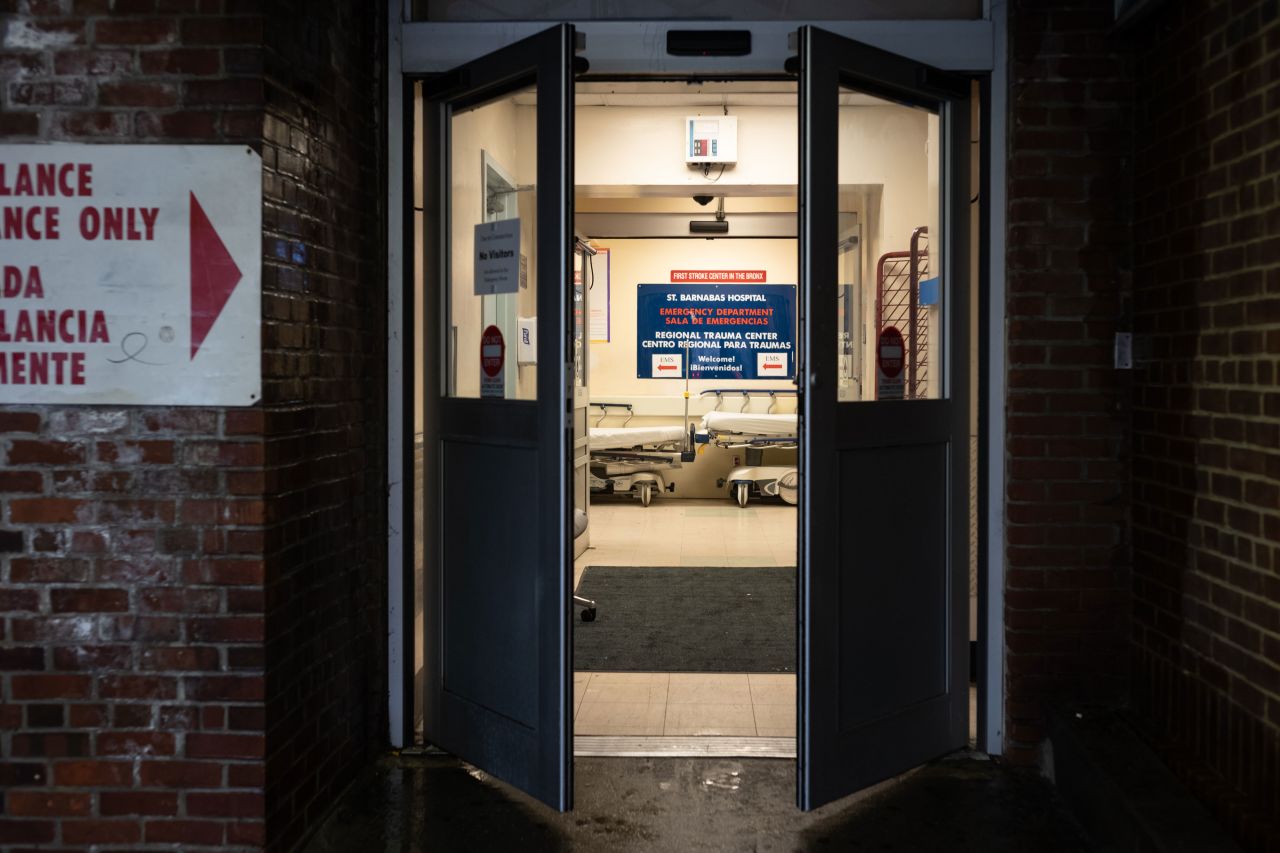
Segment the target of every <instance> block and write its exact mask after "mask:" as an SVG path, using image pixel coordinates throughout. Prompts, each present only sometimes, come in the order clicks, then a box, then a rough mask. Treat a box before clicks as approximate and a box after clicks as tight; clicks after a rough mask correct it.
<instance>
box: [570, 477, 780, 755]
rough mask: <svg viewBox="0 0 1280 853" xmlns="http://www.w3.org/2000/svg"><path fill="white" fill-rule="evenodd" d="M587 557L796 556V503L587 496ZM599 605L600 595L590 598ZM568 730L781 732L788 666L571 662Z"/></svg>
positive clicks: (734, 559)
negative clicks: (688, 669)
mask: <svg viewBox="0 0 1280 853" xmlns="http://www.w3.org/2000/svg"><path fill="white" fill-rule="evenodd" d="M589 531H590V534H591V543H592V547H591V548H589V549H587V551H586V552H584V553H583V554H582V556H581V557H579V558H578V560H577V561H576V563H575V564H574V579H573V582H574V586H575V588H576V587H577V585H578V583H579V581H581V580H582V571H583V569H585V568H586V567H587V566H794V565H795V564H796V508H795V507H794V506H790V505H788V504H784V503H773V502H763V501H756V502H753V503H751V504H749V505H748V506H747V507H745V508H743V507H739V506H737V505H736V504H734V503H733V502H731V501H730V500H729V499H728V497H727V493H726V498H725V500H724V501H722V502H721V501H709V500H679V499H672V498H668V497H665V496H663V497H658V498H656V499H655V500H654V502H653V503H652V504H651V505H649V506H648V507H643V506H641V505H640V503H639V502H638V501H636V500H632V499H627V498H612V499H605V500H598V501H594V502H593V503H592V504H591V526H590V528H589ZM597 604H598V605H599V607H600V608H601V609H606V608H608V606H609V604H608V602H606V601H601V602H597ZM573 694H574V704H573V731H574V734H575V735H638V736H647V737H658V736H665V737H678V736H690V735H695V736H703V735H705V736H718V737H788V738H794V737H795V734H796V677H795V674H794V673H758V674H747V673H696V672H695V673H665V672H656V673H643V672H590V673H589V672H575V673H574V675H573Z"/></svg>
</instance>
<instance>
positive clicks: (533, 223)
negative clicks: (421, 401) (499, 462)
mask: <svg viewBox="0 0 1280 853" xmlns="http://www.w3.org/2000/svg"><path fill="white" fill-rule="evenodd" d="M533 91H534V90H533V88H532V87H529V88H527V89H523V90H520V91H518V92H515V93H512V94H507V95H503V96H502V97H500V98H495V99H493V100H490V101H486V102H484V103H481V104H478V105H475V106H470V107H467V108H463V109H454V110H453V111H452V112H451V114H450V117H449V173H450V174H449V178H450V191H449V199H450V204H449V245H448V251H449V288H448V309H447V313H446V316H447V318H448V323H447V327H446V328H447V335H446V341H445V343H446V346H447V347H448V351H447V353H446V354H445V364H446V365H447V368H446V370H447V372H446V376H447V379H448V381H447V383H446V385H445V394H446V395H447V396H450V397H471V398H475V397H494V398H499V399H504V400H536V399H537V397H538V376H537V364H536V361H535V358H534V353H535V352H536V347H537V323H538V320H537V304H538V276H537V272H536V270H537V248H536V247H537V239H538V222H537V215H536V210H537V192H538V190H537V178H536V170H537V162H538V158H537V153H538V152H537V133H536V132H535V131H536V121H537V110H538V108H537V104H536V99H535V97H534V94H533Z"/></svg>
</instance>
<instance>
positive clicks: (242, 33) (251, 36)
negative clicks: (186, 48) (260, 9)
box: [182, 15, 262, 45]
mask: <svg viewBox="0 0 1280 853" xmlns="http://www.w3.org/2000/svg"><path fill="white" fill-rule="evenodd" d="M182 41H183V42H184V43H185V44H219V45H221V44H248V45H256V44H261V42H262V19H261V18H260V17H257V16H248V15H246V16H244V17H239V18H233V17H226V18H187V19H186V20H184V21H183V22H182Z"/></svg>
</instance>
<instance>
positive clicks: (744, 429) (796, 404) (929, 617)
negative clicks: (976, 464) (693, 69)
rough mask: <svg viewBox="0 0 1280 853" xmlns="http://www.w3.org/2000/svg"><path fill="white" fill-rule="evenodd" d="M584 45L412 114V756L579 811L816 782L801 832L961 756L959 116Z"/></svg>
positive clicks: (826, 62)
mask: <svg viewBox="0 0 1280 853" xmlns="http://www.w3.org/2000/svg"><path fill="white" fill-rule="evenodd" d="M568 37H570V36H569V35H567V34H566V29H565V28H558V29H556V30H551V31H548V33H547V34H546V35H545V36H544V37H541V41H539V39H538V38H534V39H529V40H526V41H525V42H521V43H519V44H516V45H513V46H512V47H510V48H508V49H506V50H504V51H500V52H499V53H497V54H495V55H494V57H495V58H496V61H495V62H494V63H493V64H492V68H489V66H488V64H487V63H486V62H485V61H483V60H481V61H477V62H476V63H473V64H472V65H471V66H467V67H466V68H464V69H463V71H462V73H459V74H458V75H457V77H456V78H452V77H446V79H442V80H437V81H434V82H433V81H425V82H423V83H421V84H418V85H417V86H416V87H415V89H414V97H415V145H416V149H415V150H416V152H417V157H418V163H419V164H420V167H419V168H420V170H419V172H418V178H419V179H418V181H417V185H418V186H417V189H416V193H417V204H416V205H415V208H416V210H415V215H414V229H415V232H416V233H418V234H420V235H421V240H420V241H419V242H418V244H417V245H418V247H419V256H418V272H417V277H416V282H415V288H416V298H417V299H418V300H419V303H418V312H417V317H418V322H419V326H418V327H417V329H416V330H415V335H416V337H417V344H418V346H417V349H418V356H417V357H418V359H419V362H418V371H417V388H416V391H417V403H418V406H417V417H418V423H417V424H416V426H417V427H418V429H417V432H418V434H419V436H420V438H421V441H420V445H419V450H418V458H417V459H416V460H415V467H416V472H417V475H418V476H420V477H421V480H420V481H419V483H418V487H419V496H420V500H419V507H420V513H419V515H418V516H417V518H416V519H415V524H416V526H417V530H416V534H417V535H416V536H415V539H416V541H417V542H418V543H419V548H420V550H419V554H418V566H419V575H418V577H419V578H420V580H419V583H420V584H421V588H422V590H423V601H422V607H421V613H420V615H419V617H418V619H417V620H416V627H417V630H418V638H419V642H418V646H417V648H418V649H419V650H420V655H421V657H420V658H419V660H418V664H419V666H418V670H417V674H418V680H417V682H416V684H417V688H418V690H419V691H420V692H419V695H420V696H421V697H423V699H422V702H421V703H420V704H419V705H418V706H417V707H416V708H415V713H416V714H417V715H418V716H419V718H420V719H421V721H422V723H421V725H422V731H423V736H424V739H425V740H426V741H428V742H431V743H435V744H438V745H440V746H442V747H443V748H445V749H447V750H448V751H450V752H455V753H456V754H458V755H460V756H461V757H463V758H466V759H468V760H472V761H475V763H476V764H477V766H479V767H481V768H482V769H485V770H487V771H488V772H491V773H493V774H494V775H496V776H498V777H499V778H503V779H505V780H507V781H509V782H511V783H512V784H514V785H516V786H517V787H522V788H524V789H525V790H528V791H529V792H530V793H533V794H534V795H535V796H538V797H540V798H542V799H544V800H546V801H547V802H549V803H552V804H553V805H557V806H558V807H561V808H565V807H568V805H569V804H570V803H571V798H572V756H659V757H661V756H672V757H675V756H717V757H735V756H751V757H773V758H778V759H790V760H798V770H799V776H800V781H799V784H798V802H799V803H800V804H801V805H802V806H803V807H805V808H809V807H812V806H813V805H817V804H820V802H822V801H825V800H827V799H830V798H831V797H833V796H837V795H839V794H840V793H841V792H842V791H844V792H847V791H849V790H853V789H854V788H856V787H857V786H860V785H862V784H867V783H869V782H872V781H877V780H878V779H882V778H885V776H886V775H889V774H891V773H893V772H899V771H900V770H901V769H906V768H907V767H910V766H912V763H913V762H914V763H919V761H920V760H923V758H925V757H931V756H932V755H937V754H940V753H941V752H945V751H946V750H947V749H948V748H956V747H959V746H963V745H964V743H965V742H966V740H967V736H968V734H969V728H970V727H969V722H970V718H971V716H972V714H971V712H970V693H969V688H968V684H969V666H968V651H969V649H968V642H966V640H967V639H968V637H967V636H966V634H968V633H969V631H970V624H969V623H970V621H971V618H970V608H969V606H968V605H967V603H966V602H968V601H969V600H970V599H971V598H972V591H973V590H972V583H970V584H968V585H965V586H964V587H963V588H962V587H961V586H960V585H959V584H957V583H956V581H955V578H956V577H957V573H958V576H959V578H960V582H959V583H960V584H963V577H964V574H965V573H966V570H968V569H969V568H970V564H969V559H968V556H969V553H970V550H969V544H970V539H969V537H968V536H966V535H962V534H957V533H956V528H957V525H958V523H960V522H963V524H964V528H965V530H966V531H967V529H968V521H969V515H968V511H969V505H968V503H969V502H968V498H969V496H970V485H971V481H970V477H969V473H968V471H969V469H968V463H969V455H970V454H969V445H970V440H971V438H972V424H971V417H970V411H969V407H968V406H967V404H964V401H965V399H966V395H967V389H966V387H965V382H966V381H967V373H968V370H967V369H965V370H952V369H950V368H951V365H949V364H948V363H947V359H948V353H949V352H950V351H951V348H952V347H965V349H962V350H960V351H961V352H965V353H968V349H967V345H966V344H965V342H964V338H965V337H966V336H967V331H968V328H967V327H968V323H969V319H968V314H967V312H966V311H963V310H957V308H956V306H957V305H960V306H967V304H968V296H967V294H966V295H964V296H963V300H962V299H961V294H963V293H964V290H963V289H962V288H961V281H962V280H963V275H962V274H961V273H960V272H958V270H960V269H961V267H960V266H959V259H960V258H961V257H962V256H963V255H964V253H963V252H961V251H958V250H954V248H953V247H951V248H952V254H947V253H946V252H944V251H943V249H944V248H948V247H946V245H945V240H946V239H947V235H949V234H955V235H956V236H957V239H958V240H959V241H961V242H963V244H964V246H965V247H966V248H967V241H968V238H967V234H966V233H965V228H964V227H963V226H964V225H965V224H967V219H968V217H969V215H970V209H969V204H968V200H969V193H968V191H967V190H968V185H967V180H968V177H967V174H966V169H967V164H968V160H969V156H970V149H969V137H968V131H967V125H968V121H969V112H970V109H971V103H970V89H969V86H968V84H967V83H964V84H963V85H962V86H961V85H952V88H951V89H950V90H949V91H947V92H943V93H938V92H933V91H932V90H929V91H928V92H926V93H925V94H921V95H919V97H916V96H915V95H912V90H911V88H910V86H911V85H913V84H904V85H902V86H901V87H900V88H896V89H894V90H893V94H894V97H892V98H889V97H886V96H885V94H886V92H885V91H880V90H877V88H876V87H875V86H866V85H864V86H859V85H854V83H853V82H852V80H853V79H856V78H857V75H856V74H855V75H852V77H850V76H849V75H848V74H847V73H846V72H842V71H840V68H841V66H840V62H839V61H838V60H836V59H834V58H832V59H823V58H822V57H823V56H824V50H825V49H824V48H823V47H822V42H823V38H824V37H822V36H817V37H816V40H815V42H814V45H815V46H814V48H812V49H811V50H810V52H809V53H808V57H809V61H810V63H811V69H812V70H811V72H810V76H811V77H813V78H814V79H815V80H816V79H818V76H819V75H820V76H821V78H822V82H823V85H825V86H828V87H829V88H828V89H827V93H828V95H829V99H824V100H823V101H822V104H823V106H822V108H821V109H820V110H819V109H816V108H814V107H812V106H808V107H806V106H805V105H804V104H803V103H802V95H803V92H804V87H803V85H800V84H798V83H797V81H796V79H793V78H787V77H786V76H785V75H778V77H776V78H773V79H742V80H733V79H727V80H705V79H695V78H682V79H665V80H653V79H650V80H639V79H592V78H591V77H590V76H582V77H580V78H579V79H576V80H573V81H569V80H568V78H567V77H565V76H564V75H563V74H561V73H560V72H559V71H557V65H556V64H555V62H554V61H553V60H552V58H551V57H552V56H559V57H560V58H561V59H562V60H567V58H568V57H569V55H570V54H571V53H572V50H571V49H570V47H569V43H568V42H567V41H565V39H566V38H568ZM832 38H833V42H832V43H831V45H828V46H827V48H830V47H832V46H833V45H835V44H836V43H841V42H842V40H840V39H835V38H834V37H832ZM557 39H559V41H557ZM557 51H558V53H557ZM832 56H834V54H832ZM855 64H856V63H855ZM907 65H908V66H910V68H908V69H907V70H912V69H914V64H912V63H908V64H907ZM490 74H491V75H492V79H491V80H489V81H488V82H486V77H487V76H488V75H490ZM907 76H908V77H910V76H911V75H907ZM548 78H551V79H548ZM911 79H918V78H915V77H912V78H911ZM512 81H518V82H512ZM802 82H803V81H802ZM566 84H569V85H567V86H566ZM809 97H811V98H812V97H813V95H812V94H810V95H809ZM913 98H915V100H916V101H918V102H912V101H913ZM798 126H800V127H802V128H808V130H807V131H804V132H802V133H801V134H799V137H800V145H799V146H798V145H797V136H798V135H797V127H798ZM806 140H809V141H808V142H806ZM570 143H571V144H570ZM806 146H808V147H806ZM569 152H571V156H569ZM962 163H963V164H964V168H961V166H960V164H962ZM945 170H951V172H952V174H951V179H952V180H964V181H966V184H965V192H963V194H962V196H961V194H958V193H955V192H953V191H950V190H948V188H947V180H946V174H945ZM806 198H807V202H806V201H805V199H806ZM806 204H807V205H808V207H807V209H806V206H805V205H806ZM819 209H821V210H823V211H824V213H823V215H822V216H821V218H819V217H818V216H817V215H816V211H818V210H819ZM962 219H963V220H965V221H966V222H964V223H958V220H962ZM557 246H562V247H564V251H562V252H557V251H556V248H555V247H557ZM963 269H964V271H965V272H967V261H965V262H964V267H963ZM946 270H952V271H953V272H952V275H951V277H950V278H948V276H947V275H945V274H944V272H945V271H946ZM806 279H807V280H809V281H811V282H813V284H811V285H810V286H809V287H807V288H806V287H805V285H804V282H805V281H806ZM559 281H564V282H565V286H564V287H563V289H561V287H560V285H559ZM819 281H821V282H822V284H821V286H818V285H817V283H818V282H819ZM953 302H954V304H953ZM433 332H435V333H438V339H437V338H436V337H434V336H433ZM958 363H959V364H961V365H964V366H965V367H966V368H967V367H968V365H965V360H964V359H962V360H960V361H959V362H958ZM962 377H963V378H962ZM806 394H807V395H808V399H806V396H805V395H806ZM962 404H964V405H962ZM557 566H560V567H563V569H562V573H561V570H558V569H557V568H556V567H557ZM819 630H820V634H821V636H818V635H815V633H814V632H815V631H819ZM970 636H971V635H970ZM895 643H896V644H899V646H900V647H909V648H908V651H907V652H906V654H907V656H908V657H910V655H912V654H914V655H915V656H916V657H917V658H919V661H917V663H916V664H910V663H906V664H904V663H903V661H904V660H906V658H902V657H899V658H898V659H897V660H895V657H894V654H891V650H893V649H894V647H895V646H894V644H895ZM806 679H807V680H806ZM886 736H891V737H897V738H899V739H901V740H902V741H903V743H904V744H905V743H906V742H907V741H910V742H911V745H910V746H909V747H904V750H902V751H899V754H895V750H892V749H890V750H878V751H879V753H881V754H879V755H878V756H877V758H876V759H875V760H874V761H865V762H851V759H850V758H849V756H850V755H853V754H855V753H857V752H858V751H859V750H865V749H866V748H867V745H868V744H873V743H875V742H876V741H877V740H878V739H881V738H884V737H886ZM903 761H906V762H908V763H906V764H902V762H903ZM829 762H841V765H840V766H839V767H838V768H836V767H835V765H831V766H830V767H829V768H826V769H824V763H829ZM899 764H902V766H901V767H897V765H899ZM846 765H848V766H846ZM850 766H852V767H853V769H852V770H850V769H849V767H850ZM895 768H897V769H895ZM806 780H807V781H806Z"/></svg>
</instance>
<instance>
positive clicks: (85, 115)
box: [53, 110, 130, 139]
mask: <svg viewBox="0 0 1280 853" xmlns="http://www.w3.org/2000/svg"><path fill="white" fill-rule="evenodd" d="M129 127H130V121H129V114H128V113H124V112H109V111H105V110H98V111H94V112H60V113H56V114H54V117H53V132H54V136H56V137H69V138H81V137H83V138H104V137H107V138H110V137H114V138H117V139H119V138H123V137H125V136H127V135H128V133H129Z"/></svg>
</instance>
